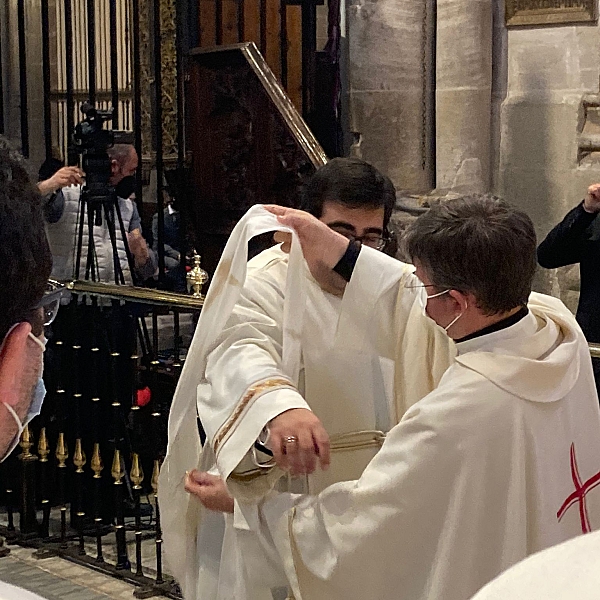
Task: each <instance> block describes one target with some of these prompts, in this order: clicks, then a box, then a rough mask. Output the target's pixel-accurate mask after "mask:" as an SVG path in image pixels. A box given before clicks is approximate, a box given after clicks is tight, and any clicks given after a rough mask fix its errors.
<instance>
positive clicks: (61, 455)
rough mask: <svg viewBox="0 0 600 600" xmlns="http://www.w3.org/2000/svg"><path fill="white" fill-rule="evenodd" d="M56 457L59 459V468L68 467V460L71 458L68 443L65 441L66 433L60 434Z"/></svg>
mask: <svg viewBox="0 0 600 600" xmlns="http://www.w3.org/2000/svg"><path fill="white" fill-rule="evenodd" d="M55 456H56V459H57V460H58V468H59V469H64V468H66V466H67V465H66V464H65V463H66V461H67V458H69V450H68V448H67V444H66V443H65V434H64V433H62V432H61V433H59V434H58V444H57V445H56V455H55Z"/></svg>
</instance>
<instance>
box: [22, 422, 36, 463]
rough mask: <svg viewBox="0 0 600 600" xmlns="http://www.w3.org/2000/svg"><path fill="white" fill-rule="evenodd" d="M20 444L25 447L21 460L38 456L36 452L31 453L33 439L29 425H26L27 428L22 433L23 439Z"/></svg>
mask: <svg viewBox="0 0 600 600" xmlns="http://www.w3.org/2000/svg"><path fill="white" fill-rule="evenodd" d="M19 445H20V446H21V448H22V449H23V452H22V453H21V455H20V456H19V458H20V459H21V460H32V459H35V458H37V457H36V456H35V454H32V453H31V447H32V446H33V439H32V436H31V432H30V431H29V425H25V429H23V433H22V434H21V441H20V442H19Z"/></svg>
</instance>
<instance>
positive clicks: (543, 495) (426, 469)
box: [234, 248, 600, 600]
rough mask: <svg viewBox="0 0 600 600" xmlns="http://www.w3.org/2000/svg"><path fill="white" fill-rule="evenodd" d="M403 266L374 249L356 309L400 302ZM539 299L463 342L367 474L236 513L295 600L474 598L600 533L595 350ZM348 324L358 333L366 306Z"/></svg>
mask: <svg viewBox="0 0 600 600" xmlns="http://www.w3.org/2000/svg"><path fill="white" fill-rule="evenodd" d="M401 270H402V265H401V264H398V263H397V262H395V261H393V260H390V259H389V258H388V257H385V256H383V255H381V254H380V253H376V252H371V251H370V250H369V249H368V248H363V250H362V252H361V254H360V257H359V260H358V263H357V265H356V269H355V271H354V274H353V276H352V279H351V281H350V284H349V285H348V287H347V289H346V292H345V295H344V302H345V303H348V304H347V306H348V307H350V306H351V305H352V304H354V305H355V306H356V307H358V306H359V304H362V303H364V305H365V306H372V307H376V306H378V303H379V302H381V301H382V300H383V301H384V302H385V297H386V295H389V294H391V295H392V296H394V295H395V296H396V297H399V301H402V296H401V295H400V296H398V294H399V293H400V292H399V286H402V284H403V282H402V277H401V276H398V273H399V272H400V271H401ZM390 280H395V281H396V284H395V285H396V290H395V292H394V291H393V290H390V288H389V281H390ZM404 283H406V282H404ZM392 287H394V286H392ZM528 307H529V313H528V314H527V315H526V316H525V317H524V318H523V319H521V320H520V321H518V322H517V323H515V324H513V325H512V326H509V327H506V328H504V329H501V330H498V331H494V332H492V333H489V334H487V335H482V336H479V337H475V338H472V339H469V340H468V341H464V342H461V343H459V344H457V351H458V354H457V357H456V359H455V362H454V363H453V364H452V365H451V366H450V368H449V369H448V370H447V371H446V372H445V373H444V375H443V376H442V379H441V381H440V383H439V385H438V387H437V388H436V389H435V390H434V391H432V392H431V393H429V394H428V395H427V396H425V397H424V398H423V399H421V400H419V401H418V402H416V403H415V404H414V405H413V406H411V407H410V408H409V409H408V410H407V411H406V413H405V414H404V416H403V417H402V418H401V420H400V423H399V424H398V425H397V426H395V427H394V428H393V429H392V430H391V431H390V432H389V433H388V435H387V437H386V440H385V442H384V444H383V446H382V448H381V450H380V451H379V452H378V453H377V455H376V456H375V457H374V459H373V460H372V461H371V462H370V464H369V465H368V466H367V467H366V469H365V470H364V472H363V474H362V476H361V477H360V478H359V479H358V480H356V481H351V482H343V483H337V484H334V485H331V486H330V487H328V488H326V489H325V490H323V491H322V492H321V493H320V494H318V495H317V496H308V495H301V494H290V493H279V494H278V493H275V492H272V493H271V495H270V497H269V498H267V499H265V500H264V501H263V502H261V503H260V504H259V505H258V508H257V515H256V517H255V518H253V517H252V509H251V508H249V507H248V506H247V505H238V506H236V510H237V511H240V512H243V513H244V515H245V516H246V519H247V522H248V523H250V524H251V526H253V527H255V531H256V533H257V535H258V536H260V538H261V543H262V544H263V545H264V546H265V548H267V549H268V550H269V551H270V552H276V553H277V554H278V555H279V557H280V559H281V562H282V564H283V565H284V568H285V570H286V573H287V578H288V580H289V581H290V583H291V585H292V589H293V592H294V597H295V600H364V598H377V599H378V600H467V599H468V598H470V597H471V596H472V595H473V594H474V593H475V592H476V591H477V590H478V589H480V588H481V587H482V586H483V585H485V584H486V583H487V582H488V581H490V580H491V579H493V578H494V577H496V576H497V575H498V574H499V573H500V572H502V571H503V570H505V569H506V568H508V567H509V566H511V565H513V564H515V563H517V562H518V561H520V560H521V559H523V558H524V557H526V556H527V555H529V554H531V553H533V552H536V551H538V550H541V549H543V548H546V547H549V546H551V545H553V544H557V543H559V542H561V541H563V540H566V539H569V538H571V537H574V536H576V535H578V534H581V533H582V532H586V531H590V530H593V529H595V528H598V527H600V486H596V485H595V483H594V482H597V481H598V480H599V479H600V476H598V472H599V471H600V410H599V407H598V398H597V395H596V391H595V385H594V380H593V374H592V368H591V360H590V355H589V351H588V349H587V344H586V341H585V339H584V337H583V334H582V333H581V330H580V328H579V326H578V325H577V323H576V322H575V319H574V317H573V315H572V314H571V313H570V312H569V311H568V309H567V308H566V307H565V306H564V305H563V304H562V303H561V302H560V301H559V300H557V299H555V298H550V297H548V296H543V295H541V294H535V293H534V294H532V295H531V297H530V301H529V304H528ZM375 312H376V311H375ZM376 318H377V317H376ZM342 320H345V322H346V324H347V325H351V326H354V327H355V330H354V335H355V336H356V337H360V328H361V323H362V322H363V321H364V314H362V313H361V314H358V313H356V311H350V313H347V314H345V313H344V312H343V311H342V315H341V319H340V322H341V321H342ZM369 327H371V328H372V327H373V323H369ZM390 333H392V332H390ZM394 333H395V332H394ZM367 334H368V332H365V335H367ZM402 335H406V332H404V333H403V334H402ZM417 360H418V357H416V356H415V361H417ZM234 518H235V517H234Z"/></svg>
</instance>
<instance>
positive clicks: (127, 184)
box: [115, 175, 135, 199]
mask: <svg viewBox="0 0 600 600" xmlns="http://www.w3.org/2000/svg"><path fill="white" fill-rule="evenodd" d="M115 191H116V192H117V196H118V197H119V198H125V199H127V198H129V196H131V194H133V193H134V192H135V177H134V176H133V175H129V176H128V177H123V179H121V181H119V183H117V185H116V186H115Z"/></svg>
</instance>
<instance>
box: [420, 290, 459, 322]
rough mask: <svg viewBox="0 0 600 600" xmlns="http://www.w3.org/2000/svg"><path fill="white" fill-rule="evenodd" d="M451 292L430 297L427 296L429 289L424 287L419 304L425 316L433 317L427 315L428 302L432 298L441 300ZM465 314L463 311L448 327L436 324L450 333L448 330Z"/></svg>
mask: <svg viewBox="0 0 600 600" xmlns="http://www.w3.org/2000/svg"><path fill="white" fill-rule="evenodd" d="M449 291H450V290H444V291H443V292H438V293H437V294H431V295H428V294H427V288H426V287H423V292H422V293H420V294H419V303H420V305H421V309H422V311H423V315H424V316H426V317H428V318H429V319H431V317H430V316H429V315H428V314H427V301H428V300H429V299H430V298H439V297H440V296H443V295H444V294H447V293H448V292H449ZM467 308H468V306H466V307H465V310H467ZM464 314H465V311H464V310H463V311H462V312H461V313H460V314H459V315H457V316H456V317H455V318H454V319H452V321H450V323H449V324H448V325H446V327H442V326H441V325H439V323H436V322H435V321H434V323H436V325H439V326H440V327H442V329H443V330H444V331H445V332H446V333H448V329H450V327H452V325H454V323H456V321H458V320H459V319H460V318H461V317H462V316H463V315H464ZM431 320H432V321H433V319H431Z"/></svg>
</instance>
